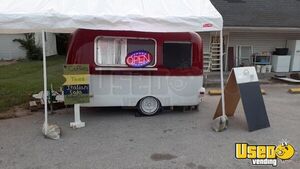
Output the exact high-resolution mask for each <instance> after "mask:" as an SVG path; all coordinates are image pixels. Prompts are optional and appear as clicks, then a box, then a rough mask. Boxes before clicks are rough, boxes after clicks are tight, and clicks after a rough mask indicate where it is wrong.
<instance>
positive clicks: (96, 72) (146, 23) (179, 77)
mask: <svg viewBox="0 0 300 169" xmlns="http://www.w3.org/2000/svg"><path fill="white" fill-rule="evenodd" d="M0 2H1V5H0V33H5V34H13V33H30V32H42V47H43V81H44V83H43V87H44V93H47V89H48V87H47V86H48V84H47V67H46V47H45V44H46V37H45V34H44V33H45V32H53V33H73V37H72V41H71V46H70V49H69V53H68V58H67V64H77V63H78V64H88V65H89V71H90V74H91V75H90V84H91V85H90V93H91V98H90V102H89V103H85V104H75V105H74V117H75V118H74V123H71V126H72V127H74V128H80V127H84V126H85V123H84V122H82V121H81V120H80V107H81V106H138V108H139V109H140V110H141V112H142V113H144V114H146V115H152V114H155V113H156V112H157V111H158V110H159V109H160V107H162V106H174V105H178V106H186V105H197V104H198V103H199V99H200V97H199V93H200V92H201V89H202V83H203V82H202V81H203V80H202V73H203V70H202V42H201V38H200V37H199V36H198V35H197V34H196V33H187V32H220V65H221V72H220V78H221V88H222V89H223V69H222V66H223V59H222V58H223V31H222V29H223V18H222V16H221V14H220V13H219V12H218V11H217V10H216V8H215V7H214V6H213V4H212V3H211V2H210V1H209V0H172V1H171V0H170V1H163V0H130V1H126V4H124V3H122V2H121V1H120V0H109V1H100V0H99V1H95V0H85V1H74V0H35V1H32V0H23V1H17V0H10V1H7V0H0ZM104 30H107V31H104ZM74 31H75V32H74ZM146 32H147V33H146ZM222 91H223V90H222ZM43 98H44V100H47V95H44V97H43ZM222 111H223V112H224V111H225V104H224V93H223V92H222ZM44 115H45V121H44V128H45V131H47V127H48V107H47V104H45V105H44Z"/></svg>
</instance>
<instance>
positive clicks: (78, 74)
mask: <svg viewBox="0 0 300 169" xmlns="http://www.w3.org/2000/svg"><path fill="white" fill-rule="evenodd" d="M64 77H65V79H66V81H65V83H64V84H63V91H64V101H65V105H71V104H79V103H89V102H90V86H89V82H90V75H89V65H85V64H74V65H64Z"/></svg>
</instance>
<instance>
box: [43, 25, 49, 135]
mask: <svg viewBox="0 0 300 169" xmlns="http://www.w3.org/2000/svg"><path fill="white" fill-rule="evenodd" d="M42 46H43V77H44V95H43V96H44V115H45V119H44V120H45V121H44V129H45V134H46V135H47V131H48V107H47V106H48V101H47V72H46V70H47V64H46V48H45V46H46V45H45V31H44V30H43V31H42Z"/></svg>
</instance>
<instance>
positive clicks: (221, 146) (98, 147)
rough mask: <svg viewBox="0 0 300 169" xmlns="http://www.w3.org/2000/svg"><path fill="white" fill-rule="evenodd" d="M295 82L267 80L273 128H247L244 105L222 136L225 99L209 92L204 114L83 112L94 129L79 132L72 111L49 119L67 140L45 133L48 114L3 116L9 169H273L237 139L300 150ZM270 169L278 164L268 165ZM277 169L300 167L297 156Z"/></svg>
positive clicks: (4, 159) (1, 135) (0, 136)
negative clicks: (214, 124)
mask: <svg viewBox="0 0 300 169" xmlns="http://www.w3.org/2000/svg"><path fill="white" fill-rule="evenodd" d="M289 87H291V86H288V85H283V84H280V85H265V86H262V88H263V89H265V90H266V92H267V95H265V96H264V99H265V104H266V107H267V111H268V115H269V120H270V123H271V127H270V128H267V129H262V130H258V131H255V132H248V131H247V124H246V120H245V115H244V113H243V109H242V107H241V105H239V107H238V110H237V112H236V115H235V117H233V118H230V119H229V123H230V124H229V128H228V130H226V131H224V132H221V133H216V132H214V131H212V130H211V128H210V123H211V118H212V116H213V113H214V111H215V108H216V106H217V102H218V100H219V96H206V98H205V101H204V102H203V103H202V105H201V110H200V111H186V112H181V111H173V112H170V111H167V112H163V113H161V114H159V115H157V116H153V117H135V116H134V110H124V109H118V108H114V109H99V108H89V109H87V108H85V109H82V110H81V112H82V121H84V122H86V127H85V128H81V129H77V130H74V129H71V128H70V127H69V122H71V121H72V120H73V114H72V109H65V110H60V111H58V112H57V113H56V114H55V115H51V116H50V117H49V118H50V119H49V121H50V122H52V123H56V124H58V125H59V126H60V127H61V128H62V131H63V135H62V138H61V139H60V140H57V141H55V140H49V139H45V138H44V137H43V136H42V133H41V126H42V123H43V114H42V112H37V113H35V114H33V115H30V116H26V117H21V118H15V119H8V120H1V121H0V168H1V169H10V168H11V169H14V168H17V169H52V168H58V169H69V168H70V169H71V168H72V169H85V168H87V169H98V168H99V169H110V168H112V169H123V168H124V169H160V168H170V169H174V168H178V169H183V168H186V169H193V168H195V169H206V168H207V169H208V168H224V169H229V168H265V167H264V166H252V165H251V164H250V160H236V159H235V158H234V153H235V146H234V144H235V143H237V142H247V143H249V144H276V145H277V144H279V142H280V141H281V140H282V139H288V140H289V142H290V143H292V144H293V145H294V147H295V148H296V150H298V151H299V150H300V95H292V94H289V93H287V89H288V88H289ZM268 167H269V168H274V167H272V166H268ZM277 168H295V169H296V168H297V169H299V168H300V156H299V154H298V153H297V154H296V155H295V156H294V158H293V159H292V160H289V161H284V162H281V161H279V164H278V166H277Z"/></svg>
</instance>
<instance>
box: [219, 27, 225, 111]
mask: <svg viewBox="0 0 300 169" xmlns="http://www.w3.org/2000/svg"><path fill="white" fill-rule="evenodd" d="M220 55H221V57H220V60H221V61H220V63H221V65H220V68H221V72H220V74H221V94H222V115H223V116H225V98H224V77H223V30H221V31H220Z"/></svg>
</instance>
